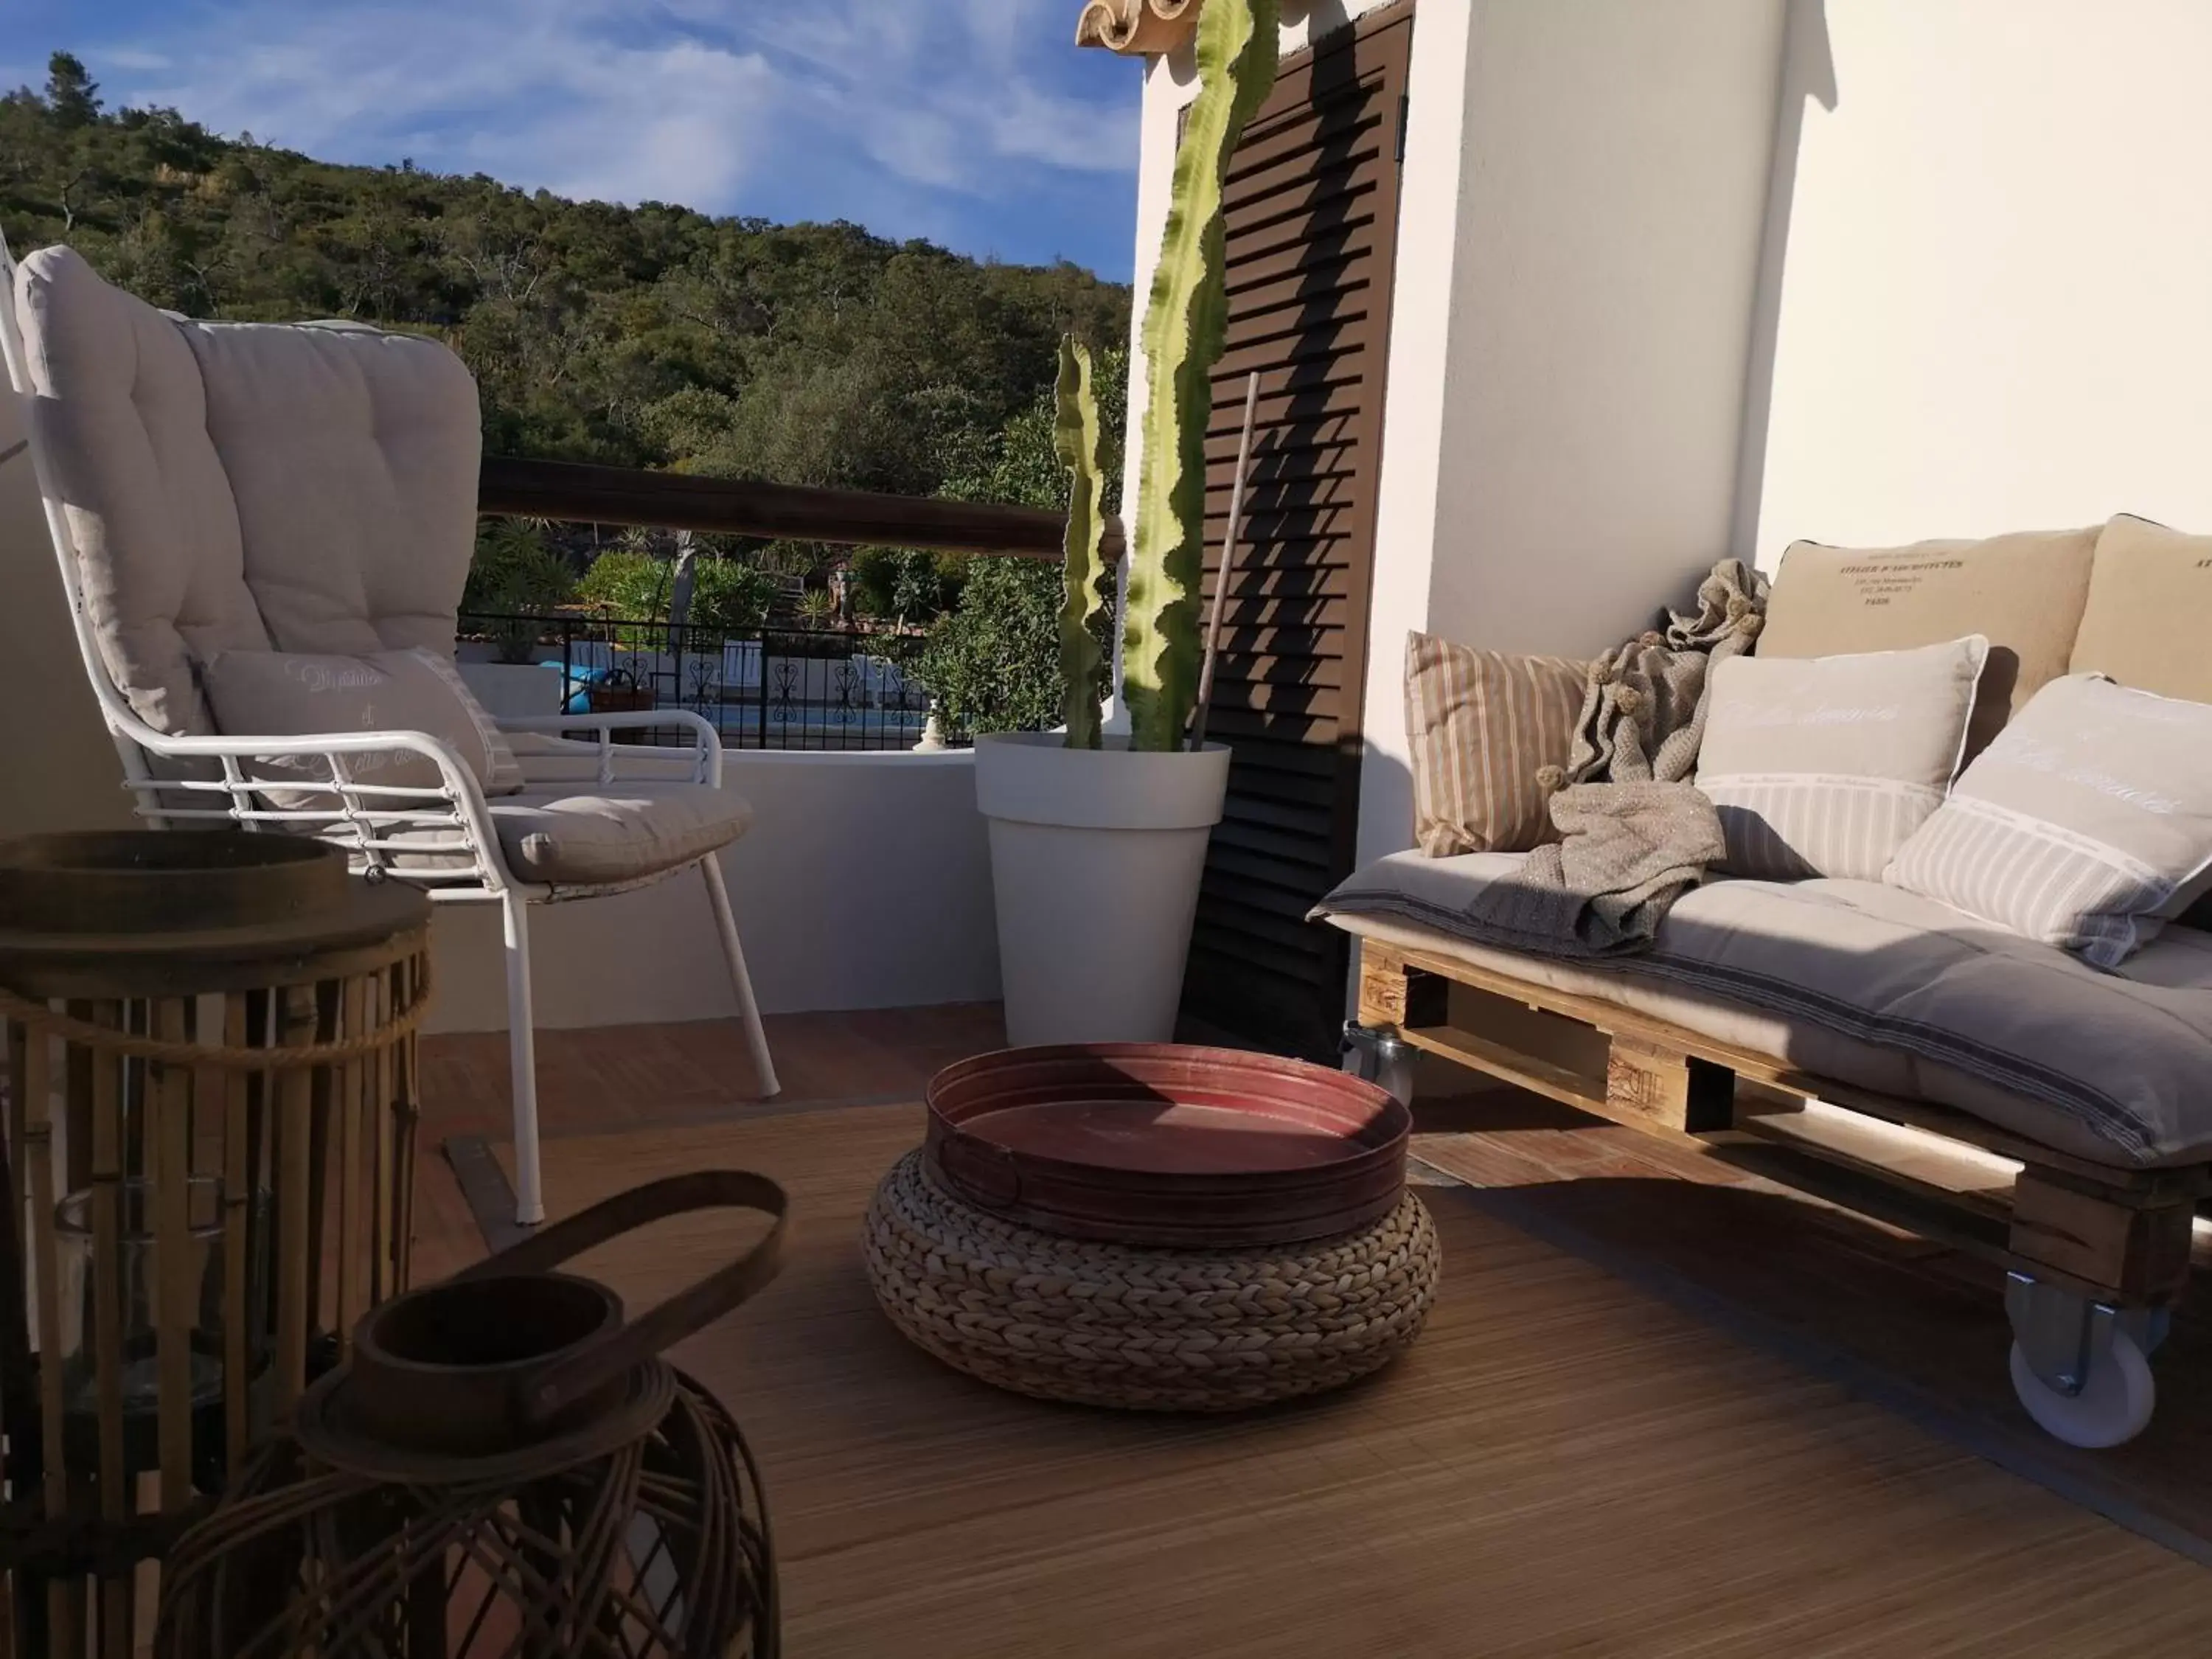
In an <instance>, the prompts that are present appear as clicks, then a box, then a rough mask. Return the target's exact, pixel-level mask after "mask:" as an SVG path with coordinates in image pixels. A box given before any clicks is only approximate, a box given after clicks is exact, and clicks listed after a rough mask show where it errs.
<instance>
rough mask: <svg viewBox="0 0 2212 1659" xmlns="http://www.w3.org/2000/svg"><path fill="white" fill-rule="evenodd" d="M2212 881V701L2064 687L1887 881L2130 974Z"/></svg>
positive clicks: (2102, 682) (2083, 684) (1970, 778)
mask: <svg viewBox="0 0 2212 1659" xmlns="http://www.w3.org/2000/svg"><path fill="white" fill-rule="evenodd" d="M2207 871H2212V703H2202V702H2183V701H2182V700H2180V699H2179V698H2175V697H2160V696H2154V695H2153V694H2152V693H2150V692H2148V691H2137V690H2132V689H2130V688H2129V687H2127V686H2122V685H2115V684H2112V682H2111V681H2110V680H2107V679H2101V678H2098V677H2096V676H2094V675H2088V674H2080V675H2070V676H2069V677H2068V678H2065V679H2061V680H2053V681H2052V682H2051V684H2049V685H2046V686H2045V687H2044V688H2043V690H2040V691H2039V692H2038V693H2036V696H2035V701H2034V702H2031V703H2030V704H2028V706H2027V708H2024V709H2022V710H2021V712H2020V713H2019V714H2017V715H2015V717H2014V719H2013V721H2012V724H2011V725H2009V726H2007V727H2006V728H2005V729H2004V731H2003V732H2002V733H2000V734H1999V736H1998V738H1997V740H1996V742H1995V743H1993V744H1990V746H1989V748H1988V750H1986V751H1985V752H1984V754H1983V755H1982V756H1981V757H1980V758H1978V760H1976V761H1975V762H1974V763H1973V764H1972V765H1971V766H1969V767H1968V768H1967V769H1966V774H1965V775H1963V776H1962V777H1960V780H1959V781H1958V784H1957V787H1954V789H1953V790H1952V792H1951V796H1950V799H1948V800H1947V801H1945V802H1944V803H1943V805H1942V807H1941V808H1940V809H1939V810H1938V811H1936V813H1935V814H1934V815H1933V816H1931V817H1929V820H1928V822H1927V823H1923V824H1922V825H1921V826H1920V828H1919V829H1917V831H1916V832H1915V833H1914V834H1913V836H1912V838H1911V840H1910V841H1908V842H1905V845H1904V846H1903V847H1901V848H1899V849H1898V854H1897V859H1896V861H1895V862H1894V863H1893V864H1892V865H1891V866H1890V868H1889V871H1888V874H1887V880H1888V881H1890V882H1891V883H1892V884H1894V885H1896V886H1899V887H1902V888H1904V889H1905V890H1907V891H1909V892H1914V893H1919V894H1922V895H1923V896H1926V897H1929V898H1932V899H1936V900H1938V901H1940V902H1942V903H1945V904H1948V905H1950V906H1951V907H1952V908H1954V909H1959V910H1963V911H1966V913H1967V914H1968V915H1973V916H1978V917H1980V918H1981V919H1982V920H1984V921H1991V922H1995V923H1996V924H1997V925H1998V926H1999V927H2008V928H2010V929H2011V930H2012V931H2013V932H2015V933H2019V934H2021V935H2022V936H2023V937H2025V938H2027V939H2039V940H2041V941H2042V942H2043V943H2044V944H2045V945H2057V947H2059V948H2060V949H2062V950H2066V951H2076V952H2078V953H2079V954H2080V955H2081V957H2083V958H2084V959H2086V960H2087V961H2088V962H2090V963H2093V964H2094V965H2096V966H2098V967H2100V968H2112V967H2117V966H2118V964H2119V963H2122V962H2124V961H2125V960H2126V959H2127V958H2128V957H2130V956H2132V955H2133V954H2134V953H2135V951H2136V950H2137V949H2138V948H2140V947H2141V946H2142V945H2143V944H2144V943H2145V942H2146V941H2148V939H2151V938H2153V937H2154V935H2155V934H2156V933H2158V930H2159V927H2160V924H2161V922H2162V921H2163V920H2164V918H2166V917H2167V916H2170V915H2174V914H2176V913H2178V912H2179V910H2180V909H2181V908H2183V906H2184V905H2185V904H2186V903H2187V902H2189V901H2191V900H2192V899H2194V898H2195V897H2196V896H2197V889H2198V882H2199V878H2202V877H2203V875H2204V874H2205V873H2206V872H2207Z"/></svg>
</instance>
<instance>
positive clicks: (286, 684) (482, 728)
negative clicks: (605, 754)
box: [204, 649, 522, 806]
mask: <svg viewBox="0 0 2212 1659" xmlns="http://www.w3.org/2000/svg"><path fill="white" fill-rule="evenodd" d="M204 680H205V684H206V689H207V696H208V702H210V705H211V706H212V707H213V708H214V711H215V717H216V726H217V728H218V729H219V730H220V731H221V732H222V733H223V734H224V735H225V736H228V737H243V738H294V737H313V736H316V735H318V734H320V733H325V732H327V733H332V734H338V733H345V732H423V733H425V734H426V735H428V736H430V737H434V738H439V739H440V740H441V741H442V742H444V743H446V744H447V745H449V746H450V747H451V748H452V749H453V751H454V752H455V753H456V754H458V755H459V757H461V760H462V762H463V763H464V764H465V765H466V766H467V767H468V769H469V771H470V773H471V775H473V776H474V777H475V779H476V781H477V784H478V786H479V787H482V788H483V790H484V791H485V792H486V793H489V794H512V793H514V792H515V791H516V790H518V789H520V788H521V787H522V768H521V766H520V763H518V762H517V761H516V759H515V757H514V753H513V750H511V749H509V748H508V747H507V740H506V738H502V737H501V735H500V732H499V727H498V726H497V725H496V724H495V723H494V721H493V720H492V718H491V716H490V715H489V714H487V713H486V712H485V710H484V708H483V705H482V704H480V703H479V702H477V700H476V698H475V697H474V696H472V695H471V693H470V691H469V689H468V687H467V686H466V685H465V684H464V683H463V682H462V680H461V677H460V675H459V672H458V671H456V670H455V669H454V667H453V664H452V663H450V662H448V661H447V660H446V659H444V658H443V657H441V656H440V655H438V653H435V651H424V650H419V649H410V650H406V651H376V652H371V653H369V654H368V655H367V656H362V657H347V656H320V655H313V654H309V653H301V652H289V651H224V652H221V653H217V655H216V657H215V658H214V659H212V660H211V661H210V662H209V664H208V665H207V668H206V671H205V675H204ZM255 764H256V765H258V766H259V767H262V768H264V769H268V770H270V771H272V772H298V773H307V774H312V775H314V776H316V777H322V776H325V775H326V768H325V765H324V763H323V762H322V761H321V760H319V759H317V758H315V757H310V756H261V757H257V760H256V762H255ZM346 769H347V772H348V775H349V776H351V777H352V778H353V779H354V780H355V781H356V782H361V783H369V784H386V785H389V786H391V787H393V788H398V789H435V788H436V787H438V785H439V782H440V779H439V775H438V768H437V765H436V763H435V762H433V761H432V760H431V759H430V758H429V757H428V756H427V755H418V754H416V753H415V752H414V751H413V750H406V749H386V750H371V751H369V752H368V753H365V754H359V755H353V756H349V757H348V758H347V762H346ZM264 793H267V794H269V795H270V798H271V799H278V798H279V797H282V798H283V799H278V804H279V805H303V806H304V805H324V806H327V805H330V804H331V801H330V797H329V796H327V795H318V793H316V792H307V793H304V794H303V793H298V792H294V791H285V790H270V791H264Z"/></svg>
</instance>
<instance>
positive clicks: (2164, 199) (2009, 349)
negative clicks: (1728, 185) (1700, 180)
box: [1739, 0, 2212, 564]
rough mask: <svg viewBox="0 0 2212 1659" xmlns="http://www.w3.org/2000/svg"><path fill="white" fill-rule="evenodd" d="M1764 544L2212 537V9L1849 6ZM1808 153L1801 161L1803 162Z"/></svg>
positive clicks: (1772, 416) (1793, 82) (1861, 1)
mask: <svg viewBox="0 0 2212 1659" xmlns="http://www.w3.org/2000/svg"><path fill="white" fill-rule="evenodd" d="M1797 21H1798V22H1799V24H1800V25H1801V27H1799V29H1798V33H1799V34H1800V35H1801V36H1802V40H1801V42H1800V47H1801V49H1800V50H1798V51H1797V52H1795V53H1793V57H1794V58H1795V60H1796V61H1795V62H1794V64H1793V68H1792V72H1791V76H1790V83H1789V85H1788V86H1787V88H1785V94H1784V121H1783V124H1782V125H1783V136H1784V142H1785V145H1786V144H1787V141H1788V139H1789V137H1790V131H1789V129H1790V126H1791V125H1792V119H1793V117H1802V142H1800V143H1798V144H1797V145H1796V147H1795V154H1794V156H1793V155H1788V154H1786V153H1785V156H1784V161H1785V167H1784V172H1788V173H1792V174H1793V175H1794V176H1793V177H1792V179H1791V187H1790V191H1789V203H1788V205H1789V212H1788V214H1787V216H1786V220H1783V219H1781V218H1779V217H1778V221H1777V222H1776V224H1775V226H1774V238H1775V241H1774V246H1771V248H1770V250H1769V263H1770V265H1771V267H1773V270H1774V276H1775V279H1776V280H1775V281H1774V283H1773V284H1772V286H1771V293H1770V295H1769V297H1768V304H1767V310H1768V313H1769V319H1768V325H1769V326H1770V327H1771V331H1772V337H1773V350H1772V375H1771V404H1770V405H1769V412H1768V413H1767V416H1766V418H1765V419H1764V420H1763V421H1759V422H1755V423H1754V424H1753V428H1752V430H1751V431H1750V433H1749V434H1748V435H1747V443H1746V463H1747V464H1746V468H1745V489H1744V507H1743V513H1742V516H1741V524H1740V526H1739V536H1740V540H1741V544H1742V545H1744V546H1745V547H1746V548H1747V549H1748V550H1755V551H1756V553H1757V555H1758V556H1759V558H1760V559H1761V560H1762V562H1767V563H1770V564H1771V562H1773V561H1774V559H1775V558H1776V557H1777V556H1778V555H1779V553H1780V552H1781V550H1782V549H1783V548H1784V547H1785V546H1786V545H1787V544H1789V543H1790V541H1791V540H1793V539H1795V538H1798V537H1801V536H1803V537H1812V538H1817V539H1820V540H1826V541H1835V542H1842V543H1846V544H1874V545H1880V544H1888V543H1894V542H1901V541H1908V540H1912V539H1917V538H1922V537H1927V536H1978V535H1983V534H1986V533H1991V532H1999V531H2004V530H2014V529H2032V528H2044V527H2052V526H2063V525H2069V524H2087V523H2093V522H2096V521H2099V520H2103V519H2105V518H2106V517H2107V516H2109V515H2110V514H2112V513H2114V512H2117V511H2121V510H2127V511H2131V512H2136V513H2145V514H2148V516H2150V517H2152V518H2155V519H2159V520H2164V521H2166V522H2168V523H2172V524H2175V525H2178V526H2182V527H2184V528H2186V529H2191V530H2196V531H2205V530H2212V465H2208V463H2207V457H2208V456H2212V298H2208V288H2207V283H2206V280H2205V273H2206V270H2208V268H2212V188H2208V183H2212V114H2208V110H2212V105H2208V103H2207V100H2206V98H2205V94H2204V76H2205V70H2206V66H2207V65H2208V64H2212V5H2208V4H2206V3H2204V0H2096V3H2093V4H2092V3H2089V0H1912V3H1910V4H1904V3H1899V0H1827V3H1826V6H1825V7H1821V6H1819V5H1812V4H1808V5H1805V6H1804V7H1803V8H1802V15H1801V17H1800V18H1799V19H1798V20H1797ZM1790 162H1794V168H1793V167H1790V166H1788V165H1787V164H1788V163H1790Z"/></svg>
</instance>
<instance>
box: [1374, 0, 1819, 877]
mask: <svg viewBox="0 0 2212 1659" xmlns="http://www.w3.org/2000/svg"><path fill="white" fill-rule="evenodd" d="M1783 23H1784V0H1667V3H1665V4H1653V3H1648V0H1473V3H1468V0H1457V3H1455V0H1442V3H1436V4H1428V3H1424V4H1423V5H1422V6H1421V7H1420V9H1419V10H1418V11H1417V13H1416V16H1415V21H1414V30H1415V38H1414V55H1413V89H1412V100H1413V120H1412V124H1411V131H1410V133H1409V137H1408V143H1407V158H1406V171H1405V190H1406V197H1405V210H1404V212H1403V214H1402V216H1401V226H1402V228H1401V233H1400V237H1401V240H1400V247H1399V258H1398V270H1399V276H1398V289H1397V295H1396V302H1395V312H1394V316H1393V321H1392V340H1391V356H1390V371H1389V372H1390V383H1389V401H1388V404H1387V405H1386V408H1387V416H1386V421H1385V428H1384V434H1383V477H1382V489H1381V513H1380V520H1379V523H1378V526H1377V546H1376V588H1375V604H1374V611H1373V616H1372V621H1371V623H1370V649H1369V669H1368V682H1367V691H1366V708H1365V716H1364V723H1365V730H1366V732H1367V744H1368V747H1367V754H1366V762H1365V765H1364V781H1363V785H1362V789H1361V814H1360V818H1361V822H1360V838H1359V839H1360V848H1359V851H1360V856H1361V857H1362V858H1363V859H1365V858H1373V857H1376V856H1379V855H1380V854H1383V853H1387V852H1391V851H1395V850H1396V849H1398V848H1402V847H1405V846H1407V845H1408V844H1409V843H1410V841H1411V829H1412V817H1413V807H1412V781H1411V777H1410V775H1409V773H1408V772H1407V766H1406V739H1405V732H1404V713H1403V699H1402V696H1401V690H1400V687H1401V681H1402V672H1401V668H1402V663H1403V641H1404V638H1405V634H1406V630H1407V629H1409V628H1426V629H1431V630H1433V631H1436V632H1438V633H1442V634H1445V635H1449V636H1450V637H1452V638H1455V639H1459V640H1463V641H1467V642H1468V643H1471V644H1475V645H1481V646H1486V647H1494V648H1498V649H1503V650H1514V651H1542V652H1554V653H1560V654H1564V655H1569V656H1578V655H1587V654H1589V653H1594V652H1595V651H1597V650H1600V649H1601V648H1603V647H1605V646H1607V645H1608V644H1612V643H1616V642H1618V641H1620V639H1621V638H1622V637H1623V636H1624V635H1627V634H1630V633H1632V632H1634V631H1635V630H1636V629H1639V628H1643V627H1645V626H1647V625H1649V623H1650V619H1651V617H1652V614H1653V612H1654V611H1655V610H1656V607H1657V606H1658V605H1661V604H1662V602H1667V601H1673V600H1678V599H1681V598H1682V597H1684V596H1685V594H1686V590H1687V588H1688V587H1689V586H1690V585H1691V584H1692V581H1693V580H1694V578H1695V577H1696V576H1697V575H1698V574H1700V573H1701V572H1703V571H1704V570H1705V569H1706V568H1709V567H1710V566H1711V563H1712V562H1713V561H1714V560H1715V559H1717V558H1718V557H1720V556H1722V555H1723V553H1725V551H1726V550H1727V548H1728V544H1729V528H1730V522H1731V518H1732V514H1733V511H1734V503H1735V477H1736V458H1737V453H1738V448H1739V445H1740V443H1741V431H1742V411H1743V404H1744V386H1745V371H1746V364H1747V358H1748V356H1749V355H1750V343H1751V328H1750V319H1751V315H1752V312H1753V295H1754V292H1755V288H1756V280H1757V272H1758V262H1759V247H1760V237H1761V227H1762V225H1763V222H1764V219H1765V199H1766V194H1767V180H1768V173H1769V160H1770V157H1771V153H1772V147H1773V137H1774V131H1775V119H1774V110H1775V94H1776V86H1777V81H1778V67H1779V64H1780V62H1781V56H1782V41H1783Z"/></svg>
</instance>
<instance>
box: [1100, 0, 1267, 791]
mask: <svg viewBox="0 0 2212 1659" xmlns="http://www.w3.org/2000/svg"><path fill="white" fill-rule="evenodd" d="M1278 11H1279V0H1206V7H1205V9H1204V10H1202V11H1201V12H1200V14H1199V21H1198V46H1197V53H1198V76H1199V93H1198V98H1197V100H1196V101H1195V102H1194V103H1193V104H1192V105H1191V106H1190V110H1189V112H1188V115H1187V116H1186V118H1185V125H1184V128H1183V137H1182V143H1181V144H1180V145H1178V146H1177V148H1176V164H1175V185H1174V190H1173V193H1172V195H1171V197H1170V202H1169V206H1168V220H1167V228H1166V231H1165V233H1164V235H1163V236H1162V238H1161V245H1160V263H1159V266H1158V270H1155V271H1154V272H1153V273H1152V291H1151V294H1150V295H1149V297H1148V299H1147V301H1146V310H1145V330H1144V346H1145V389H1146V402H1145V416H1144V461H1143V464H1142V465H1141V466H1140V467H1139V470H1138V477H1137V505H1136V510H1135V511H1134V512H1133V513H1131V514H1130V515H1129V517H1130V522H1131V541H1132V548H1131V553H1130V559H1129V586H1128V602H1127V610H1126V611H1124V613H1123V620H1122V635H1121V690H1122V695H1123V696H1125V697H1126V698H1127V702H1128V706H1129V719H1130V732H1131V735H1130V739H1129V746H1130V747H1131V748H1133V749H1151V750H1164V749H1176V748H1180V747H1181V746H1182V741H1183V732H1184V728H1185V727H1186V726H1188V725H1189V723H1190V715H1191V710H1192V709H1193V708H1194V706H1195V705H1196V703H1197V701H1198V671H1199V626H1198V599H1199V588H1200V585H1201V582H1202V580H1203V577H1204V570H1205V563H1204V561H1205V547H1204V542H1203V539H1202V538H1203V535H1204V528H1205V520H1206V421H1207V416H1209V415H1210V414H1211V412H1212V405H1213V387H1212V374H1213V366H1214V364H1215V363H1217V362H1219V361H1220V358H1221V352H1222V348H1223V346H1224V344H1225V343H1226V340H1227V336H1228V322H1229V299H1228V293H1227V288H1226V277H1225V271H1224V266H1225V261H1226V246H1225V234H1226V233H1225V230H1224V228H1223V216H1222V197H1223V190H1222V178H1223V174H1224V173H1225V171H1226V170H1227V168H1228V165H1229V158H1230V156H1231V155H1232V154H1233V153H1234V152H1235V150H1236V149H1237V140H1238V139H1239V138H1240V137H1243V131H1244V125H1245V123H1246V122H1247V121H1249V120H1250V119H1251V118H1252V114H1253V112H1254V111H1255V110H1257V109H1258V108H1259V106H1260V105H1261V103H1262V102H1263V101H1264V100H1266V98H1267V93H1268V90H1269V88H1272V87H1273V85H1274V81H1275V59H1276V50H1277V47H1276V23H1277V14H1278Z"/></svg>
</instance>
